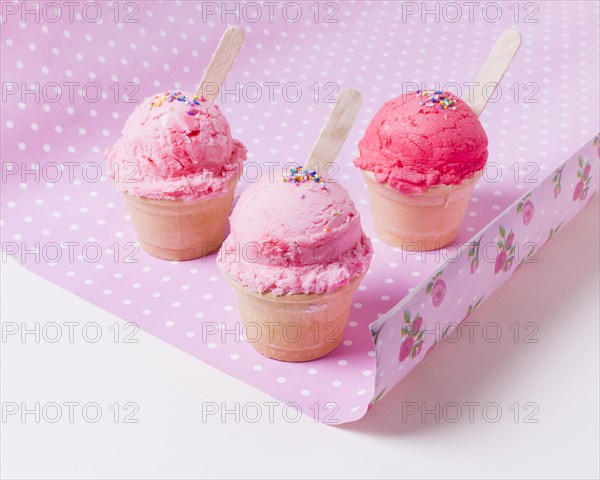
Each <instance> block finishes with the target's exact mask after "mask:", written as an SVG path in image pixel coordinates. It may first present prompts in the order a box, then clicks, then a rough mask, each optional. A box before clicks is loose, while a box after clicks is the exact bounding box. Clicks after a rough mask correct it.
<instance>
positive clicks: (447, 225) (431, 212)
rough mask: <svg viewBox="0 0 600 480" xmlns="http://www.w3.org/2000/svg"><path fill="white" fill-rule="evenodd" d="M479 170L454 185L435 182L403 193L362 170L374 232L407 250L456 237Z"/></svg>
mask: <svg viewBox="0 0 600 480" xmlns="http://www.w3.org/2000/svg"><path fill="white" fill-rule="evenodd" d="M481 174H482V171H481V170H480V171H479V172H477V173H475V175H474V176H473V177H469V178H467V179H465V180H463V181H462V182H461V183H458V184H455V185H436V186H434V187H430V188H428V189H427V190H425V191H424V192H420V193H415V194H414V195H405V194H403V193H401V192H399V191H398V190H396V189H395V188H392V187H390V186H389V185H388V184H387V183H379V182H377V180H376V179H375V175H374V174H373V172H370V171H366V170H363V175H364V177H365V180H366V181H367V187H368V190H369V198H370V200H371V208H372V211H373V222H374V227H375V231H376V232H377V235H378V236H379V238H381V240H383V241H384V242H385V243H387V244H389V245H392V246H394V247H400V248H402V249H405V250H411V251H427V250H437V249H438V248H442V247H444V246H445V245H448V244H449V243H451V242H452V241H453V240H454V239H456V237H457V236H458V230H459V228H460V224H461V223H462V221H463V218H464V216H465V212H466V211H467V207H468V205H469V200H470V198H471V193H472V191H473V188H474V187H475V184H476V183H477V180H479V178H480V177H481Z"/></svg>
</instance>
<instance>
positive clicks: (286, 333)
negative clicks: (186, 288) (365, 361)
mask: <svg viewBox="0 0 600 480" xmlns="http://www.w3.org/2000/svg"><path fill="white" fill-rule="evenodd" d="M363 276H364V275H361V276H359V277H355V278H353V279H352V280H351V281H350V282H349V283H348V284H347V285H344V286H342V287H339V288H338V289H336V290H334V291H332V292H328V293H319V294H317V293H308V294H304V293H299V294H286V295H275V294H273V293H271V292H265V293H257V292H253V291H251V290H249V289H247V288H245V287H244V286H243V285H241V284H240V283H239V282H236V281H234V280H232V279H229V281H230V283H231V284H232V285H233V287H234V290H235V293H236V296H237V301H238V306H239V309H240V312H241V317H242V321H243V322H244V335H245V337H246V341H247V342H248V343H250V344H251V345H252V346H253V347H254V348H255V349H256V350H257V351H259V352H260V353H262V354H263V355H265V356H267V357H269V358H273V359H275V360H282V361H284V362H307V361H310V360H316V359H317V358H320V357H323V356H325V355H327V354H328V353H330V352H331V351H333V350H334V349H335V348H336V347H337V346H338V345H339V344H340V342H341V341H342V338H343V335H344V328H345V327H346V324H347V323H348V316H349V315H350V309H351V307H352V297H353V296H354V292H355V291H356V289H357V288H358V285H359V284H360V281H361V279H362V277H363Z"/></svg>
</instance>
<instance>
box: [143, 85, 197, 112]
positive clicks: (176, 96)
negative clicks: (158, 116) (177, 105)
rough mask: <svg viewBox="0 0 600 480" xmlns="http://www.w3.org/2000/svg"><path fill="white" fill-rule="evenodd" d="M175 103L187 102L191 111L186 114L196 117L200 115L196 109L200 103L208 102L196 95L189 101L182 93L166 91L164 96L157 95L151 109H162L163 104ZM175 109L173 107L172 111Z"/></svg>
mask: <svg viewBox="0 0 600 480" xmlns="http://www.w3.org/2000/svg"><path fill="white" fill-rule="evenodd" d="M174 101H178V102H185V104H186V105H188V106H189V107H190V109H189V110H188V111H187V112H186V113H187V114H188V115H196V114H197V113H198V111H197V110H195V109H194V107H197V106H199V105H200V102H206V99H205V98H204V97H198V95H194V96H193V97H192V98H191V99H188V98H187V97H186V96H185V95H184V94H183V93H181V91H179V90H176V91H171V90H166V91H165V92H164V93H163V94H162V95H160V94H159V95H155V96H154V99H153V100H152V102H151V103H150V109H152V108H154V107H160V106H161V105H162V104H163V103H165V102H168V103H173V102H174ZM172 109H173V107H171V110H172Z"/></svg>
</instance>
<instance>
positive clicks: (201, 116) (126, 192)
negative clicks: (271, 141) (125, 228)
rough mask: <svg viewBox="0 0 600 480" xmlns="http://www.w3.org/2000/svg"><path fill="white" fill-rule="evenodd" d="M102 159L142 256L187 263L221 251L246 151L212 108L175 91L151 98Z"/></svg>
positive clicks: (189, 95)
mask: <svg viewBox="0 0 600 480" xmlns="http://www.w3.org/2000/svg"><path fill="white" fill-rule="evenodd" d="M105 159H106V162H107V164H108V169H109V172H110V175H111V176H112V178H113V180H114V182H115V185H116V187H117V189H118V190H119V191H120V192H122V193H123V196H124V200H125V203H126V205H127V208H128V210H129V213H130V215H131V220H132V222H133V225H134V227H135V230H136V233H137V235H138V239H139V242H140V245H141V246H142V248H143V249H144V250H146V251H147V252H148V253H150V254H151V255H154V256H156V257H159V258H164V259H168V260H190V259H193V258H198V257H201V256H204V255H207V254H209V253H211V252H213V251H215V250H217V249H218V248H219V247H220V245H221V243H222V242H223V239H224V237H225V229H226V226H227V216H228V215H229V213H230V211H231V206H232V203H233V194H234V190H235V186H236V183H237V180H238V179H239V176H240V175H241V170H242V164H243V162H244V160H245V159H246V148H245V147H244V145H242V144H241V143H240V142H238V141H237V140H234V139H232V138H231V129H230V127H229V123H228V122H227V119H226V118H225V116H224V115H223V113H222V112H221V110H220V109H219V107H218V106H217V105H215V104H214V103H212V102H208V101H206V100H204V99H202V98H198V97H195V96H194V95H193V94H190V93H186V92H181V91H166V92H164V93H162V94H157V95H154V96H152V97H150V98H148V99H146V100H145V101H144V102H143V103H142V104H140V105H139V106H138V107H137V108H136V109H135V110H134V112H133V113H132V114H131V116H130V117H129V118H128V119H127V122H126V123H125V127H124V128H123V132H122V136H121V138H119V140H117V142H116V143H115V144H114V145H113V146H112V147H110V148H109V149H107V150H106V152H105Z"/></svg>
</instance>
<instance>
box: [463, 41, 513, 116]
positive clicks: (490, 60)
mask: <svg viewBox="0 0 600 480" xmlns="http://www.w3.org/2000/svg"><path fill="white" fill-rule="evenodd" d="M520 46H521V34H520V33H519V32H517V31H516V30H506V31H504V32H503V33H502V35H500V38H498V41H497V42H496V45H494V48H493V49H492V51H491V52H490V54H489V55H488V57H487V59H486V60H485V63H484V64H483V67H482V68H481V71H480V72H479V75H477V78H476V79H475V85H474V88H473V90H474V94H473V95H472V96H471V95H469V97H470V98H465V99H464V101H465V102H466V103H467V104H468V105H469V106H470V107H471V110H473V111H474V112H475V114H476V115H477V116H480V115H481V113H482V112H483V110H484V109H485V106H486V105H487V103H488V100H489V99H490V98H492V96H493V95H494V92H495V91H496V87H497V86H498V84H499V83H500V80H502V77H504V74H505V73H506V70H508V67H509V66H510V63H511V62H512V60H513V58H514V57H515V54H516V53H517V50H519V47H520ZM491 85H493V89H492V90H491V93H490V89H491Z"/></svg>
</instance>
